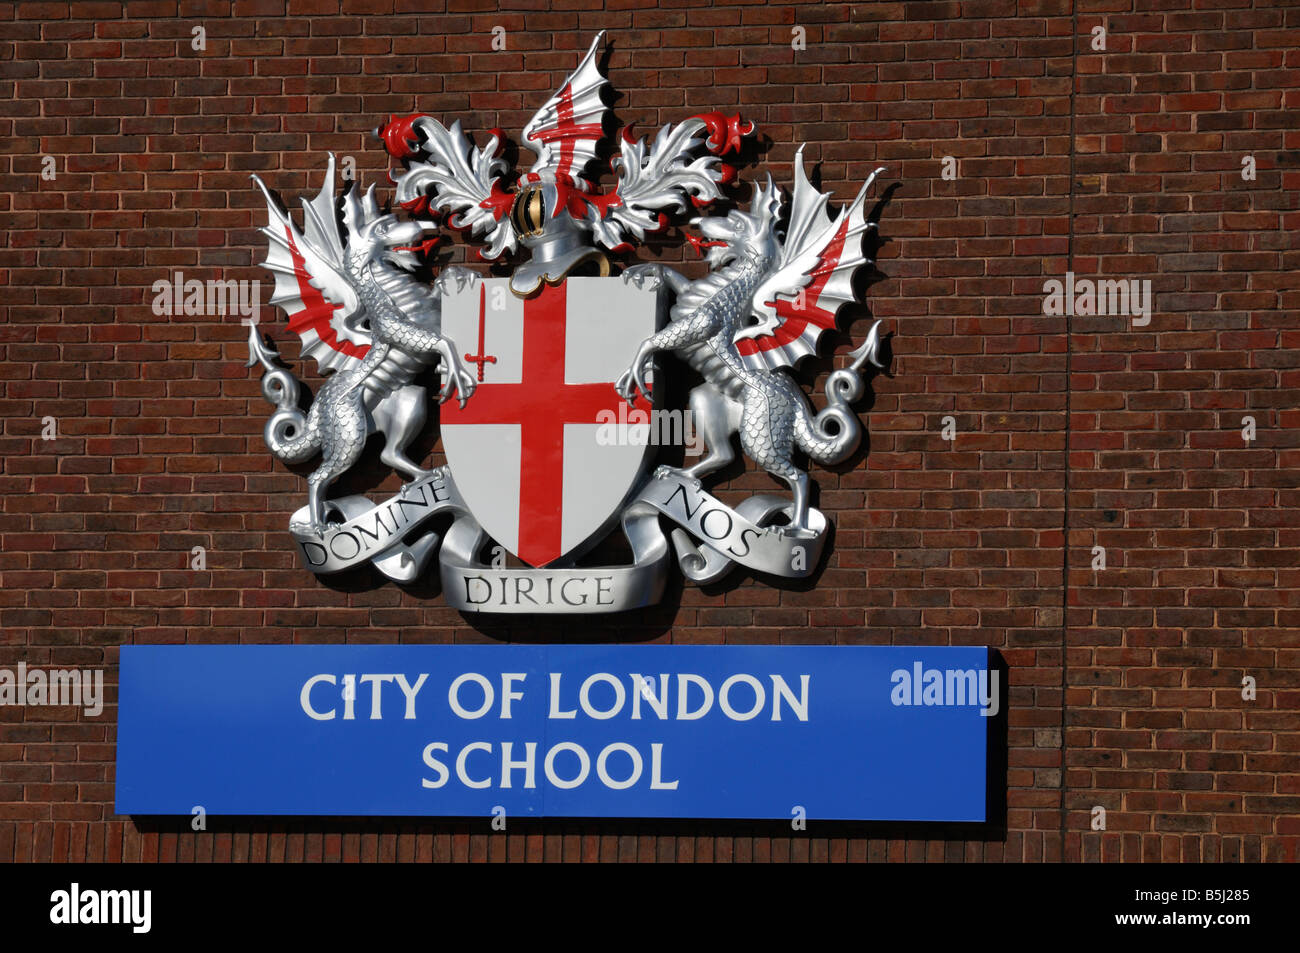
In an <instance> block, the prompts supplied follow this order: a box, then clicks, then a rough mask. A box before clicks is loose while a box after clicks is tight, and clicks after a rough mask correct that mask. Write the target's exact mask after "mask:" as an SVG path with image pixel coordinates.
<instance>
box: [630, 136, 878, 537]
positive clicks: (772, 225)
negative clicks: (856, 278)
mask: <svg viewBox="0 0 1300 953" xmlns="http://www.w3.org/2000/svg"><path fill="white" fill-rule="evenodd" d="M883 171H884V169H877V170H876V171H875V172H873V173H872V174H871V176H870V178H868V179H867V181H866V183H865V184H864V185H863V186H862V189H861V190H860V191H859V193H858V195H857V197H856V198H855V199H854V201H853V202H852V203H850V204H849V205H848V206H846V207H844V208H842V209H841V210H840V212H839V214H838V215H836V216H833V217H828V216H827V211H826V208H827V202H828V200H829V198H830V196H829V195H828V194H826V193H821V192H818V191H817V190H816V189H815V188H814V187H813V186H812V185H811V184H810V183H809V181H808V178H807V175H806V174H805V172H804V166H803V150H802V149H800V151H799V154H798V156H797V158H796V161H795V186H794V194H793V198H792V200H791V209H790V218H789V224H788V227H787V228H786V231H785V237H784V239H782V238H780V237H778V234H777V224H778V216H779V212H780V208H781V199H780V196H779V194H778V193H777V191H776V189H775V188H774V187H773V185H772V181H771V178H770V177H769V178H768V180H767V184H766V185H765V186H764V187H762V188H758V187H755V189H754V198H753V201H752V203H751V205H750V209H749V211H748V212H745V211H742V210H740V209H736V210H733V211H731V212H729V213H728V214H727V215H725V216H711V217H704V218H697V219H695V220H694V223H693V224H695V225H697V226H698V227H699V229H700V232H701V233H702V234H703V235H704V237H705V239H707V241H706V242H703V243H702V245H704V246H706V247H708V248H709V251H708V255H709V263H710V266H711V269H712V270H711V271H710V273H709V274H708V275H707V276H706V277H704V278H702V279H700V280H698V281H690V280H688V279H687V278H686V277H684V276H683V275H681V274H680V273H678V272H676V271H674V270H672V269H670V268H668V267H666V266H664V265H659V264H647V265H634V266H632V267H631V268H629V269H627V270H626V271H624V272H623V275H622V277H623V280H625V281H632V282H634V283H636V284H637V285H638V286H640V287H656V286H658V285H659V284H660V283H661V282H663V283H666V284H667V285H668V286H669V287H670V288H671V289H672V291H673V292H674V293H675V295H676V302H675V304H674V305H673V308H672V311H671V315H670V318H671V320H670V322H669V324H668V325H667V326H666V327H665V328H664V329H663V330H661V331H659V332H658V333H657V334H655V335H654V336H652V337H650V338H648V339H647V340H646V341H644V342H643V343H642V344H641V347H640V348H639V349H638V350H637V353H636V356H635V357H634V358H633V360H632V363H631V366H630V367H629V368H628V370H627V371H626V372H625V373H624V374H623V376H622V377H621V378H620V379H619V381H618V383H617V385H616V386H617V388H618V391H619V393H620V394H621V395H622V396H623V397H624V398H626V399H628V400H629V401H630V400H632V399H633V398H635V396H636V391H638V390H640V391H641V392H642V393H644V394H647V395H648V392H649V387H648V384H647V376H648V371H649V370H650V366H651V360H652V358H653V356H654V355H655V354H656V353H658V352H660V351H667V352H670V353H672V354H674V355H675V356H676V357H677V358H679V359H681V360H683V361H685V362H686V363H687V364H689V365H690V366H691V367H692V368H694V369H695V370H696V371H697V372H698V373H699V374H700V375H701V376H702V377H703V378H704V383H703V384H701V385H700V386H698V387H696V388H695V389H694V390H693V391H692V392H691V398H690V407H691V413H692V415H693V416H694V419H695V422H696V425H697V426H698V427H699V428H700V431H701V434H702V436H703V437H704V441H705V443H706V445H707V449H708V452H707V454H706V455H705V456H704V457H702V458H701V459H700V461H699V462H698V463H696V464H695V465H694V466H691V467H688V468H686V469H685V470H684V471H682V473H683V475H685V476H687V477H689V478H692V479H695V480H698V479H699V478H701V477H703V476H705V475H707V474H710V473H713V472H715V471H717V470H719V469H721V468H722V467H724V466H726V465H727V464H728V463H730V462H731V461H732V460H733V459H734V457H735V451H734V449H733V448H732V443H731V438H732V436H733V435H735V434H739V436H740V445H741V448H742V449H743V450H744V452H745V453H746V454H747V455H748V456H749V457H750V458H751V459H752V460H753V461H754V462H755V463H757V464H758V465H759V466H761V467H763V469H765V470H767V472H768V473H770V474H772V475H773V476H775V477H777V478H778V479H780V480H782V481H784V482H785V483H786V484H787V485H788V486H789V487H790V489H791V491H792V492H793V494H794V500H793V506H792V507H791V510H790V514H789V516H790V522H789V525H787V526H785V527H781V528H779V530H778V531H780V532H782V533H784V534H786V535H794V536H798V535H807V534H809V533H810V530H809V528H808V508H809V499H808V489H809V481H808V474H807V473H806V472H804V471H803V470H802V469H800V468H799V466H798V465H797V464H796V463H795V460H794V452H795V450H796V449H797V450H801V451H803V453H805V454H806V455H807V456H808V457H809V459H811V460H813V461H815V462H816V463H819V464H822V465H826V464H834V463H838V462H840V461H842V460H844V459H846V458H847V457H849V456H850V455H851V454H852V453H853V452H854V451H855V450H856V449H857V447H858V444H859V442H860V440H861V436H862V427H861V423H860V422H859V420H858V417H857V415H856V414H855V413H854V412H853V410H852V407H851V405H852V404H853V402H854V401H856V400H857V399H858V398H859V397H861V396H862V394H863V390H864V382H863V378H862V373H863V370H864V368H865V366H866V364H867V363H870V364H872V365H873V366H875V367H876V368H879V369H884V364H883V363H882V361H881V356H880V347H881V341H880V325H881V322H880V321H878V320H877V321H875V322H873V324H872V326H871V328H870V330H869V331H868V333H867V337H866V340H865V341H864V343H863V344H862V346H861V347H859V348H858V349H857V350H855V351H853V352H852V353H851V354H850V355H849V358H850V364H849V366H848V367H847V368H845V369H842V370H837V371H834V372H833V373H832V374H831V375H830V377H829V378H828V380H827V384H826V390H827V395H826V396H827V406H826V407H825V409H823V410H821V411H820V412H818V413H816V414H814V413H813V412H812V410H811V409H810V407H809V404H808V400H807V398H806V397H805V396H804V393H803V390H802V389H801V388H800V387H799V385H798V384H797V383H796V382H795V380H794V379H793V378H792V377H791V376H789V375H788V374H787V373H786V372H785V370H784V369H785V368H788V367H793V366H795V365H796V364H797V363H798V362H799V361H800V360H801V359H802V358H805V357H808V356H809V355H812V354H814V353H816V348H817V341H818V338H819V337H820V335H821V334H822V332H823V331H826V330H829V329H832V328H834V327H835V321H836V312H837V311H838V309H839V307H840V306H841V305H843V304H845V303H847V302H850V301H854V300H855V295H854V292H853V288H852V281H853V275H854V272H855V271H856V270H857V269H858V268H859V267H860V266H862V265H865V264H869V263H870V259H868V258H866V257H865V256H864V255H863V253H862V240H863V237H864V234H865V233H866V232H867V231H868V230H870V229H874V228H875V222H874V221H871V220H869V219H868V218H867V215H866V205H865V200H866V195H867V191H868V190H869V189H870V188H871V184H872V182H874V181H875V178H876V176H877V175H879V174H880V173H881V172H883Z"/></svg>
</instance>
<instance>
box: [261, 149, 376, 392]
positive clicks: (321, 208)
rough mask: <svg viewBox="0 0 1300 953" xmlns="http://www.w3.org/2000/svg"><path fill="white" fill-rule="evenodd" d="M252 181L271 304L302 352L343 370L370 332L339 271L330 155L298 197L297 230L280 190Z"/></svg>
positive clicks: (324, 367)
mask: <svg viewBox="0 0 1300 953" xmlns="http://www.w3.org/2000/svg"><path fill="white" fill-rule="evenodd" d="M253 181H254V182H256V183H257V187H258V188H259V189H261V190H262V195H263V196H265V198H266V214H267V224H266V227H265V228H263V229H262V234H263V235H265V236H266V237H267V238H268V239H269V242H270V244H269V247H268V248H267V254H266V261H264V262H262V265H263V266H264V267H265V268H266V269H267V270H268V271H270V272H271V273H272V274H273V275H275V292H274V293H273V294H272V295H271V301H270V303H271V304H276V305H279V306H280V307H281V308H283V309H284V312H285V314H286V315H288V317H289V330H290V331H293V332H294V333H295V334H297V335H298V336H299V337H300V338H302V353H303V356H305V357H311V358H314V359H315V361H316V365H317V367H319V368H320V371H321V373H322V374H326V373H329V372H330V371H338V370H346V369H347V368H350V367H352V366H354V365H356V364H359V363H360V362H361V359H362V358H364V357H365V356H366V352H367V351H368V350H370V344H371V341H372V335H371V333H370V329H369V328H368V327H367V326H366V315H365V308H364V307H363V306H362V304H361V300H360V299H359V298H358V297H357V293H356V291H355V290H354V289H353V287H352V285H351V283H350V282H349V281H348V280H347V278H346V276H345V275H344V266H343V235H342V233H341V232H340V231H339V224H338V216H337V214H336V212H335V209H334V156H333V155H332V154H331V155H330V159H329V167H328V169H327V170H326V172H325V184H324V185H323V186H322V187H321V190H320V193H319V194H318V195H317V196H316V197H315V198H314V199H312V200H311V201H310V202H309V201H307V200H306V199H303V200H302V209H303V229H302V231H299V230H298V227H297V226H296V225H294V223H293V219H291V218H290V217H289V213H288V212H287V211H285V208H284V205H283V203H281V201H280V198H279V196H278V195H277V194H276V193H274V192H272V191H271V190H270V189H268V188H267V187H266V184H265V183H264V182H263V181H262V180H261V179H260V178H259V177H258V176H256V175H255V176H253Z"/></svg>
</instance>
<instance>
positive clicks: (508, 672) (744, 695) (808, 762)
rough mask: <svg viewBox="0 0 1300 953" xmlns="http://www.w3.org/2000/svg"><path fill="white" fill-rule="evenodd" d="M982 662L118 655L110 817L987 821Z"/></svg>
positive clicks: (553, 654) (463, 654) (314, 649)
mask: <svg viewBox="0 0 1300 953" xmlns="http://www.w3.org/2000/svg"><path fill="white" fill-rule="evenodd" d="M990 661H991V660H990V656H989V651H988V650H987V649H983V648H935V647H925V648H920V647H915V648H913V647H898V646H738V645H728V646H684V645H663V646H660V645H649V646H630V645H476V646H468V645H427V646H425V645H396V646H359V645H341V646H248V645H225V646H214V645H204V646H200V645H181V646H124V647H123V648H122V653H121V677H120V690H119V702H118V741H117V811H118V813H119V814H190V813H192V812H193V811H194V809H195V808H202V809H203V810H204V811H205V812H206V813H208V814H213V815H222V814H225V815H238V814H290V815H336V816H337V815H405V816H435V815H436V816H490V815H492V814H493V813H494V812H495V813H496V814H500V813H501V812H502V811H503V810H504V812H505V815H506V816H508V817H521V816H522V817H526V816H533V817H540V816H551V817H647V818H649V817H661V818H669V817H675V818H683V817H692V818H772V819H778V818H779V819H790V818H792V817H799V816H801V812H802V816H805V817H807V818H809V819H840V820H850V819H870V820H914V821H983V820H984V819H985V787H986V761H987V757H986V754H987V740H986V739H987V735H988V726H989V722H990V717H989V716H991V715H994V714H996V713H997V711H998V709H999V708H1000V705H1001V702H1000V698H1001V688H1002V687H1003V686H1000V685H999V684H998V671H997V670H996V669H995V668H992V667H991V665H990Z"/></svg>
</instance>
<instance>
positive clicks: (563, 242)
mask: <svg viewBox="0 0 1300 953" xmlns="http://www.w3.org/2000/svg"><path fill="white" fill-rule="evenodd" d="M541 178H542V180H541V181H538V182H521V183H520V186H519V188H518V189H517V190H516V191H515V194H514V201H513V202H512V203H511V205H510V227H511V229H512V230H513V231H514V233H515V238H516V239H518V241H519V243H520V244H521V245H523V246H524V247H525V248H527V249H528V250H529V251H530V252H531V253H532V255H531V258H530V259H529V260H528V261H527V262H525V263H524V264H522V265H520V266H519V267H518V268H517V269H516V270H515V274H514V276H513V277H512V278H511V280H510V287H511V290H513V291H514V292H515V293H516V294H520V295H527V294H531V293H532V292H533V291H534V290H535V289H536V288H537V287H538V286H539V285H540V283H541V282H543V281H545V282H547V283H548V284H552V285H554V284H559V283H560V282H561V281H563V280H564V278H565V276H567V275H568V274H569V273H570V272H572V271H573V270H574V269H575V268H577V267H578V266H579V265H581V264H583V263H584V262H587V261H594V262H595V263H596V264H597V265H598V266H599V267H600V273H601V275H608V274H609V259H608V258H606V257H605V254H604V253H603V252H602V251H600V249H598V248H595V247H593V245H592V243H591V233H590V231H589V230H588V229H587V228H586V227H584V225H583V224H582V218H581V216H582V215H583V213H584V212H585V203H584V202H583V199H582V197H581V196H582V194H583V193H584V192H585V190H584V189H582V186H581V185H579V184H576V183H575V184H570V182H567V181H564V180H560V181H558V182H557V181H556V180H555V179H554V178H553V177H552V176H549V175H543V177H541ZM548 180H549V181H548ZM578 181H579V182H580V181H581V180H578Z"/></svg>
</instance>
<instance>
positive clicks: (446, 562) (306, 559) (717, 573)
mask: <svg viewBox="0 0 1300 953" xmlns="http://www.w3.org/2000/svg"><path fill="white" fill-rule="evenodd" d="M328 505H329V507H330V508H331V509H332V510H333V511H334V513H335V514H336V515H338V516H341V517H342V521H341V522H332V523H330V524H329V525H328V527H326V529H325V530H324V531H323V532H321V533H315V532H312V531H311V530H309V529H307V528H306V526H305V524H306V522H307V518H308V510H307V508H306V507H303V508H302V509H300V510H299V511H298V512H297V513H295V514H294V516H293V518H292V520H291V533H292V535H293V538H294V542H295V543H296V544H297V546H298V551H299V555H300V556H301V558H302V562H303V565H304V566H306V567H307V568H308V569H310V570H311V571H312V572H315V573H334V572H342V571H344V570H347V569H351V568H353V567H355V566H359V565H361V564H363V563H367V562H370V563H373V564H374V566H375V568H377V569H378V570H379V571H380V572H382V573H384V575H386V576H388V577H389V578H390V579H394V580H397V581H398V582H410V581H412V580H413V579H415V578H416V577H418V576H419V575H420V574H421V573H422V572H423V571H424V567H425V566H426V564H427V563H428V562H429V561H430V559H431V558H432V557H433V556H434V555H435V553H436V554H437V556H438V562H439V573H440V576H441V581H442V587H443V592H444V595H445V598H446V601H447V604H448V605H449V606H451V607H452V608H455V609H460V610H462V611H465V612H501V613H533V612H536V613H546V612H564V613H569V614H591V613H603V612H622V611H626V610H628V609H637V608H640V607H642V606H647V605H653V604H654V603H656V602H658V601H659V599H660V597H661V596H662V595H663V591H664V584H665V582H666V580H667V575H668V567H669V563H670V555H671V552H670V548H669V545H668V537H667V536H665V535H664V533H663V530H662V529H661V528H660V525H659V517H660V516H665V517H667V518H668V519H670V520H672V521H674V522H676V523H677V524H678V525H679V526H680V527H681V529H674V530H673V532H672V548H673V549H675V550H676V554H677V563H678V566H679V568H680V569H681V570H682V572H683V573H684V574H685V575H686V576H687V578H689V579H691V580H692V581H694V582H696V583H697V584H701V585H703V584H706V583H710V582H714V581H716V580H718V579H720V578H721V577H722V576H724V575H726V573H727V572H729V571H730V570H731V569H733V568H734V567H735V566H736V565H738V564H739V565H743V566H745V567H747V568H749V569H753V570H756V571H758V572H765V573H769V574H772V575H776V576H784V577H786V578H793V579H797V578H804V577H806V576H808V575H810V574H811V573H812V572H813V570H814V568H815V567H816V566H817V563H818V560H819V559H820V558H821V553H822V547H823V545H824V543H825V539H826V517H825V516H823V515H822V513H821V512H819V511H818V510H816V509H811V510H809V513H808V528H807V529H806V530H804V531H802V532H800V533H797V534H796V533H790V532H787V531H784V530H783V529H782V528H780V527H769V526H766V525H764V524H766V523H767V522H769V521H770V520H771V519H772V518H773V517H775V516H776V515H778V514H779V513H781V512H782V511H785V510H787V509H788V508H789V501H788V500H786V499H783V498H781V497H777V496H772V495H770V494H762V495H759V496H754V497H751V498H749V499H747V500H745V501H744V502H742V503H741V504H740V505H739V506H738V507H736V508H734V509H733V508H732V507H730V506H728V505H727V504H725V503H723V502H722V501H721V500H719V499H717V498H716V497H714V496H712V495H711V494H709V493H707V492H705V491H704V490H703V489H701V488H700V484H699V481H697V480H691V479H688V478H686V477H684V476H682V475H681V474H680V473H678V472H676V471H672V470H668V469H667V468H661V469H660V470H659V471H658V472H657V473H656V474H655V475H654V476H650V477H647V478H646V479H645V481H644V483H642V485H641V487H640V488H639V489H638V491H637V493H636V494H635V495H634V496H633V498H632V501H631V502H630V503H629V504H628V505H627V506H626V507H625V508H624V510H623V513H622V516H621V519H620V523H621V527H622V530H623V534H624V536H625V537H626V538H627V540H628V543H629V544H630V545H631V548H632V557H633V561H632V563H631V564H630V565H626V566H592V567H573V566H553V567H544V568H539V569H532V568H501V567H494V566H490V565H488V564H487V563H484V562H483V560H482V559H481V558H480V556H479V554H480V553H481V552H482V550H483V548H484V546H485V545H486V544H487V543H488V541H489V537H488V535H487V534H486V533H485V532H484V531H483V529H482V528H481V527H480V526H479V525H478V523H477V522H476V521H475V520H474V517H473V516H472V515H471V514H470V513H469V511H468V509H467V508H466V506H465V503H464V500H463V498H462V497H461V495H460V493H459V491H458V490H457V489H456V485H455V482H454V481H453V480H452V477H451V471H450V470H449V469H448V468H447V467H445V466H444V467H439V468H438V469H436V470H433V471H431V472H430V473H429V474H428V475H427V476H425V477H422V478H421V479H419V480H416V481H414V482H412V483H410V484H407V485H406V486H405V487H404V488H403V489H402V491H401V492H400V493H398V494H396V495H394V496H392V497H390V498H389V499H387V500H384V501H383V502H381V503H371V502H370V500H368V499H366V498H365V497H362V496H346V497H342V498H340V499H337V500H331V501H329V504H328ZM440 513H451V514H452V515H453V516H454V517H455V522H454V523H453V524H452V527H451V529H450V530H449V531H448V533H447V536H446V539H445V540H442V539H440V537H439V535H438V534H437V533H436V532H427V533H425V534H424V535H423V536H420V537H418V538H417V539H415V540H414V541H412V542H409V543H408V542H404V539H407V538H409V537H410V536H411V534H412V533H413V532H414V531H415V530H416V529H418V528H419V527H420V525H421V524H423V523H425V522H426V521H428V520H429V519H431V518H432V517H434V516H437V515H438V514H440ZM440 543H441V548H439V544H440Z"/></svg>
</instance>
